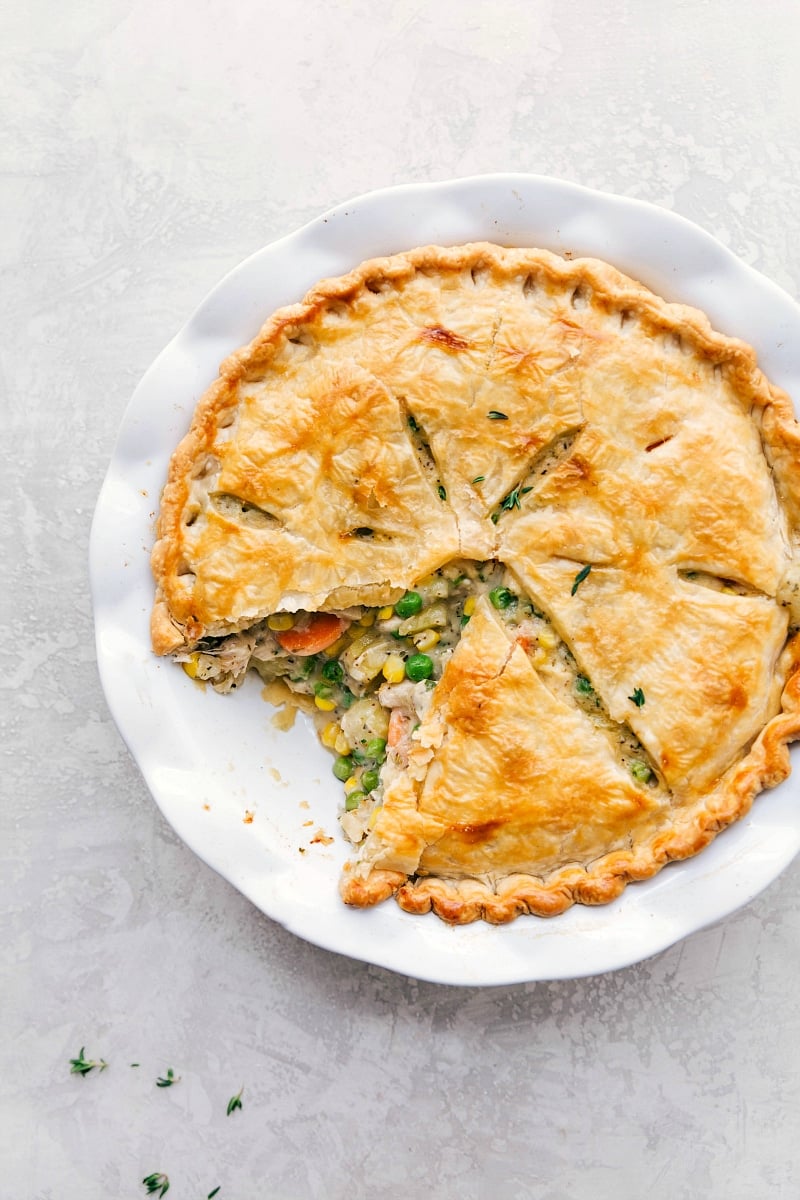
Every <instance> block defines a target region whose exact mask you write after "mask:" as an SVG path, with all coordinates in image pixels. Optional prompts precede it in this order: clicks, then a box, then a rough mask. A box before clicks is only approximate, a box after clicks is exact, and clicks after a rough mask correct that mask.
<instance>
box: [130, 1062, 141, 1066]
mask: <svg viewBox="0 0 800 1200" xmlns="http://www.w3.org/2000/svg"><path fill="white" fill-rule="evenodd" d="M131 1066H132V1067H138V1066H141V1064H140V1063H131Z"/></svg>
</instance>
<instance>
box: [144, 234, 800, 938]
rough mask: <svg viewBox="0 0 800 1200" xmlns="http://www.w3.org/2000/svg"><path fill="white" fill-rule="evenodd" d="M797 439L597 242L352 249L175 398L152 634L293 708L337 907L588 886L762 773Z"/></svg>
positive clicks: (733, 808)
mask: <svg viewBox="0 0 800 1200" xmlns="http://www.w3.org/2000/svg"><path fill="white" fill-rule="evenodd" d="M799 446H800V438H799V437H798V426H797V423H796V422H795V419H794V416H793V413H792V409H791V404H790V402H789V399H788V397H787V396H786V395H785V394H784V393H782V392H781V391H780V390H779V389H777V388H776V387H774V386H773V385H772V384H770V383H769V382H768V381H767V379H766V378H765V377H764V376H763V374H762V373H761V372H760V371H759V369H758V367H757V365H756V361H755V356H754V354H753V352H752V350H751V349H750V348H749V347H747V346H746V345H744V344H743V343H741V342H739V341H736V340H734V339H731V338H728V337H724V336H722V335H720V334H718V333H715V332H713V331H712V329H711V328H710V326H709V324H708V321H707V319H706V318H705V317H704V316H703V315H702V314H701V313H699V312H697V311H695V310H693V309H689V308H686V307H684V306H681V305H674V304H668V303H666V302H665V301H663V300H661V299H659V298H658V297H656V296H655V295H653V294H652V293H650V292H649V291H647V290H646V289H645V288H643V287H642V286H641V285H639V284H637V283H635V282H633V281H632V280H630V279H628V278H626V277H624V276H622V275H620V274H619V273H618V272H617V271H616V270H614V269H613V268H612V267H611V266H609V265H608V264H605V263H602V262H599V261H596V260H589V259H583V260H575V261H567V260H565V259H562V258H559V257H557V256H556V255H553V254H551V253H549V252H546V251H542V250H527V249H514V250H509V249H503V248H500V247H496V246H491V245H488V244H479V245H471V246H461V247H453V248H447V249H445V248H439V247H424V248H421V249H419V250H414V251H411V252H409V253H407V254H400V255H396V256H394V257H392V258H387V259H378V260H373V261H371V262H368V263H365V264H363V265H362V266H361V267H359V268H358V269H357V270H355V271H353V272H352V273H351V274H350V275H347V276H344V277H342V278H340V279H335V280H326V281H323V282H322V283H320V284H319V285H318V286H317V287H316V288H315V289H313V290H312V291H311V292H310V293H309V294H308V296H306V298H305V299H304V300H303V301H302V302H301V303H300V304H297V305H294V306H292V307H289V308H285V309H281V310H279V311H278V312H277V313H276V314H275V315H274V316H273V317H272V318H271V319H270V320H269V321H268V322H267V324H266V325H265V326H264V328H263V329H262V331H261V333H260V334H259V336H258V337H257V338H256V340H255V341H254V342H253V343H251V344H250V345H249V346H247V347H245V348H244V349H242V350H240V351H238V352H237V353H236V354H234V355H232V356H231V357H230V358H229V359H227V360H226V362H225V363H223V365H222V368H221V372H220V378H219V379H218V381H217V382H216V383H215V384H214V385H213V386H212V387H211V388H210V389H209V391H208V392H207V393H206V395H205V396H204V397H203V399H202V400H201V401H200V404H199V405H198V408H197V411H196V413H195V416H194V420H193V422H192V426H191V428H190V431H189V433H188V434H187V436H186V437H185V438H184V440H183V441H182V442H181V444H180V445H179V446H178V448H177V449H176V451H175V454H174V455H173V458H172V462H171V466H170V472H169V478H168V481H167V484H166V487H165V490H164V494H163V498H162V506H161V513H160V516H159V524H158V539H157V542H156V545H155V548H154V551H153V569H154V574H155V578H156V600H155V604H154V609H153V618H152V633H153V645H154V648H155V650H156V652H157V653H159V654H172V655H173V656H174V657H175V658H176V659H177V660H178V661H179V662H182V663H183V665H184V668H185V669H186V671H187V673H188V674H190V675H191V676H192V677H194V678H198V679H201V680H207V681H210V682H211V683H212V684H213V685H214V686H215V687H217V688H218V689H219V690H223V691H227V690H230V689H232V688H234V687H235V686H236V685H237V684H238V683H239V682H240V681H241V680H242V679H243V677H244V675H245V674H246V672H247V671H248V670H250V669H255V670H256V671H258V673H259V674H260V675H261V676H262V678H263V679H264V680H265V681H267V682H268V683H269V684H270V685H271V689H272V694H275V689H276V688H278V689H283V692H284V694H285V693H286V690H287V689H288V691H289V692H291V693H294V695H295V697H296V698H299V700H300V702H302V703H305V704H306V706H307V707H308V708H309V710H310V711H313V712H314V714H315V716H316V718H317V721H318V724H319V727H320V733H321V737H322V741H323V743H324V744H325V745H326V746H327V747H329V748H330V749H331V750H332V751H333V753H334V755H335V759H334V763H333V771H334V774H335V775H336V777H337V778H338V779H339V780H341V782H342V784H343V805H342V813H341V820H342V828H343V830H344V832H345V834H346V836H347V837H348V838H350V840H351V841H352V842H353V843H354V844H355V845H356V847H357V851H356V855H355V857H354V859H353V861H352V862H351V863H350V864H349V865H348V868H347V869H346V871H345V873H344V877H343V880H342V886H341V892H342V896H343V898H344V900H345V901H346V902H347V903H350V904H353V905H370V904H374V903H376V902H378V901H380V900H383V899H385V898H386V897H388V896H389V895H392V894H394V895H396V897H397V900H398V902H399V903H400V904H401V906H402V907H403V908H405V909H408V910H410V911H413V912H423V911H427V910H429V909H430V908H433V909H434V910H435V911H436V912H437V913H438V914H439V915H440V916H442V917H443V918H444V919H446V920H450V921H454V922H465V921H471V920H475V919H478V918H481V917H482V918H485V919H487V920H490V921H496V922H500V921H506V920H509V919H511V918H513V917H515V916H516V915H518V914H520V913H523V912H530V913H536V914H540V915H550V914H554V913H557V912H560V911H563V909H565V908H566V907H568V906H569V905H570V904H572V903H574V902H582V903H603V902H606V901H608V900H610V899H612V898H613V897H614V896H616V895H618V894H619V893H620V891H621V890H622V889H623V887H624V886H625V884H626V883H627V882H629V881H631V880H636V879H645V878H647V877H649V876H651V875H652V874H654V873H655V872H656V871H657V870H659V869H660V867H661V866H663V865H664V864H665V863H666V862H668V861H669V860H670V859H675V858H683V857H686V856H688V855H691V854H694V853H696V852H697V851H699V850H700V849H702V847H703V846H704V845H706V844H707V843H708V842H709V841H710V840H711V838H713V837H714V835H715V834H716V833H717V832H718V831H719V830H721V829H722V828H724V827H725V826H726V825H727V824H730V822H732V821H734V820H736V819H737V818H738V817H740V816H741V815H742V814H743V813H744V812H746V811H747V809H748V808H749V806H750V804H751V803H752V801H753V799H754V797H755V796H756V795H757V794H758V792H759V791H760V790H762V789H763V788H765V787H769V786H773V785H775V784H776V783H777V782H779V781H780V780H781V779H783V778H784V777H785V776H786V775H787V774H788V771H789V757H788V752H787V744H788V742H790V741H791V740H792V739H794V738H796V737H797V736H798V730H800V683H799V682H798V680H799V679H800V675H799V674H798V667H799V666H800V646H798V639H797V638H796V636H795V631H796V629H797V627H798V625H800V618H799V614H800V598H799V596H800V594H799V593H798V526H800V519H799V516H800V468H799V467H798V447H799Z"/></svg>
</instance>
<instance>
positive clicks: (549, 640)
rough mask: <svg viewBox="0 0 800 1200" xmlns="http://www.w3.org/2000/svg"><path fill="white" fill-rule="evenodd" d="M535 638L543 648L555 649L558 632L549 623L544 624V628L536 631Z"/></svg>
mask: <svg viewBox="0 0 800 1200" xmlns="http://www.w3.org/2000/svg"><path fill="white" fill-rule="evenodd" d="M536 640H537V641H538V643H539V645H540V646H543V647H544V649H545V650H555V648H556V646H557V645H558V634H557V633H556V632H555V630H553V629H551V628H550V626H549V625H545V627H544V629H541V630H540V631H539V632H538V633H537V635H536Z"/></svg>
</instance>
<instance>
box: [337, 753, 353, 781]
mask: <svg viewBox="0 0 800 1200" xmlns="http://www.w3.org/2000/svg"><path fill="white" fill-rule="evenodd" d="M333 773H334V775H335V776H336V778H337V779H340V780H341V781H342V783H344V781H345V779H349V778H350V776H351V775H352V774H353V760H352V758H346V757H342V758H337V759H336V762H335V763H334V764H333Z"/></svg>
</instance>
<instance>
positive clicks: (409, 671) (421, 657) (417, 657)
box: [406, 654, 433, 683]
mask: <svg viewBox="0 0 800 1200" xmlns="http://www.w3.org/2000/svg"><path fill="white" fill-rule="evenodd" d="M432 674H433V659H432V658H430V657H429V655H427V654H412V655H411V658H409V660H408V662H407V663H406V675H407V676H408V678H409V679H411V680H413V682H414V683H419V681H420V680H421V679H430V677H431V675H432Z"/></svg>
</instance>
